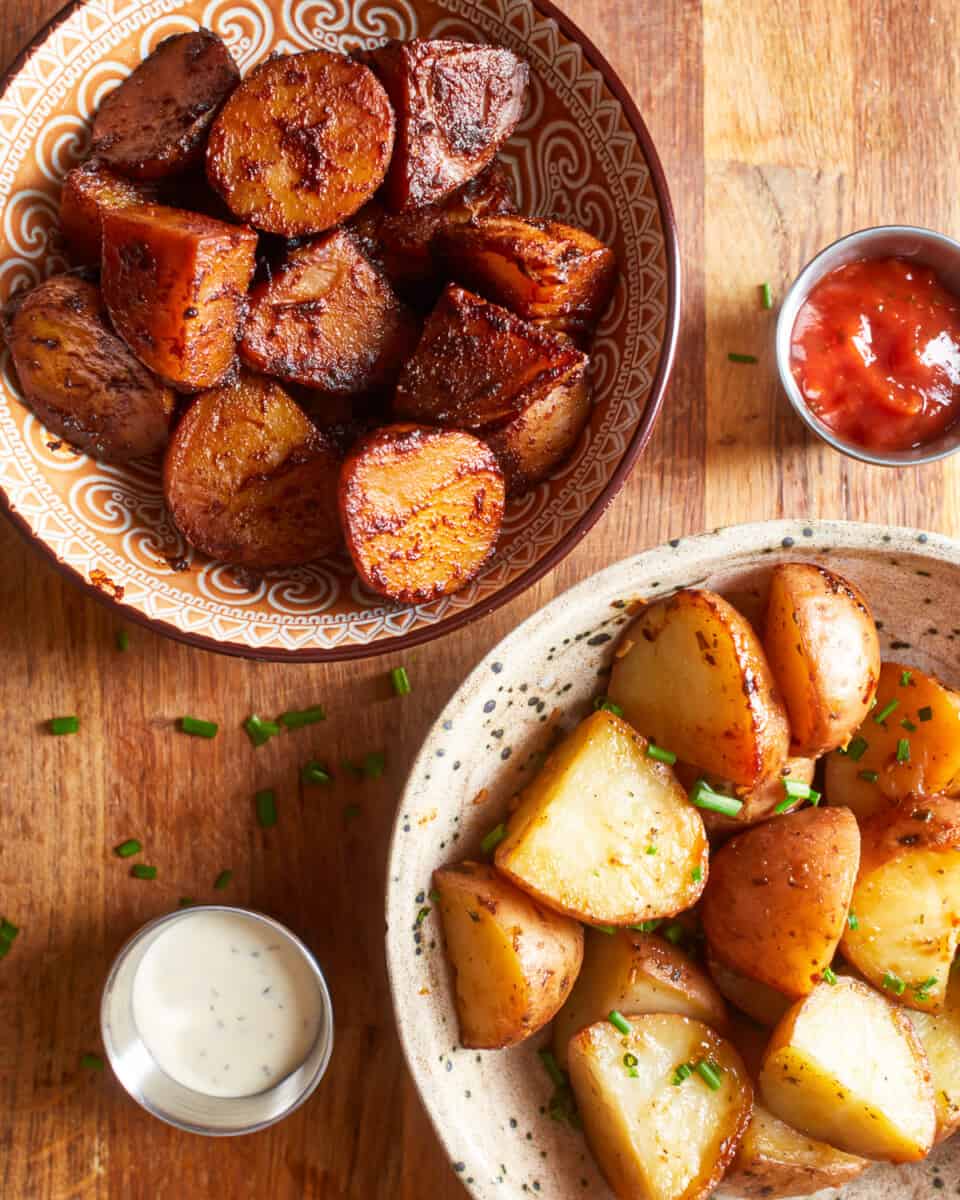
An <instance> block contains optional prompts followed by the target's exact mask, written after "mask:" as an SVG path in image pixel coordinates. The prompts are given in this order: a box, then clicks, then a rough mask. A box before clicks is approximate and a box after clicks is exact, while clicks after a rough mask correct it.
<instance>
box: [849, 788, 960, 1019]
mask: <svg viewBox="0 0 960 1200" xmlns="http://www.w3.org/2000/svg"><path fill="white" fill-rule="evenodd" d="M861 847H862V849H861V856H860V872H859V875H858V877H857V882H856V886H855V887H854V889H853V898H852V900H851V904H850V906H851V910H852V911H853V912H854V913H855V914H856V921H855V928H850V927H849V925H848V927H847V929H846V930H845V932H844V935H843V941H842V943H841V947H840V948H841V950H842V951H843V954H844V957H845V958H847V959H848V960H849V961H850V962H851V963H852V964H853V966H855V967H856V968H857V970H858V971H859V972H860V973H861V974H862V975H863V976H864V977H865V978H866V979H867V981H868V982H869V983H872V984H873V986H874V987H876V988H880V989H882V990H885V991H887V992H888V993H889V994H891V995H894V996H896V998H897V999H898V1000H899V1001H900V1003H901V1004H905V1005H907V1007H909V1008H916V1009H921V1010H926V1011H929V1012H938V1011H939V1010H940V1009H941V1008H943V1005H944V1003H945V1002H946V995H947V983H948V981H949V977H950V968H951V966H952V964H953V960H954V956H955V955H956V952H957V944H958V942H960V800H950V799H946V798H944V797H931V798H929V799H926V800H916V801H912V802H910V801H908V802H906V803H904V804H903V805H902V806H901V807H900V808H896V809H890V810H888V811H886V812H879V813H877V814H876V815H875V816H873V817H871V818H870V819H869V820H867V821H865V822H864V823H863V826H862V829H861Z"/></svg>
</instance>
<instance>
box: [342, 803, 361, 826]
mask: <svg viewBox="0 0 960 1200" xmlns="http://www.w3.org/2000/svg"><path fill="white" fill-rule="evenodd" d="M360 813H361V808H360V805H359V804H348V805H347V806H346V808H345V809H344V810H343V819H344V820H345V821H348V822H349V821H355V820H356V819H357V817H359V816H360Z"/></svg>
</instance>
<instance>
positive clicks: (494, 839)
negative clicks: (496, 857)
mask: <svg viewBox="0 0 960 1200" xmlns="http://www.w3.org/2000/svg"><path fill="white" fill-rule="evenodd" d="M506 836H507V827H506V824H505V823H504V822H503V821H501V822H500V824H499V825H494V827H493V828H492V829H491V830H490V832H489V833H488V834H487V835H486V837H485V838H484V839H483V841H482V842H481V843H480V850H481V852H482V853H483V854H485V855H486V856H487V857H489V856H490V855H491V854H492V853H493V852H494V850H496V848H497V847H498V846H499V845H500V843H501V842H502V841H503V839H504V838H505V837H506Z"/></svg>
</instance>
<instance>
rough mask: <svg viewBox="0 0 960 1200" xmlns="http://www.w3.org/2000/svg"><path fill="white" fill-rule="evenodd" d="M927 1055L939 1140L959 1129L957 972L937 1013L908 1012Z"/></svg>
mask: <svg viewBox="0 0 960 1200" xmlns="http://www.w3.org/2000/svg"><path fill="white" fill-rule="evenodd" d="M907 1015H908V1016H909V1017H910V1024H911V1025H912V1026H913V1028H914V1030H915V1031H916V1034H917V1037H918V1038H919V1039H920V1042H921V1044H922V1046H923V1049H924V1051H925V1052H926V1055H927V1062H928V1063H929V1065H930V1076H931V1079H932V1081H933V1091H934V1096H935V1098H936V1105H937V1137H936V1140H937V1141H938V1142H942V1141H943V1140H944V1139H945V1138H948V1137H950V1136H951V1135H952V1134H954V1133H956V1132H957V1130H958V1129H960V974H958V973H957V972H956V971H954V972H952V974H951V975H950V977H949V980H948V983H947V999H946V1004H945V1005H944V1006H943V1007H942V1009H941V1011H940V1012H935V1013H931V1012H910V1013H908V1014H907Z"/></svg>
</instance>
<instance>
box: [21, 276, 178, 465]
mask: <svg viewBox="0 0 960 1200" xmlns="http://www.w3.org/2000/svg"><path fill="white" fill-rule="evenodd" d="M5 333H6V338H7V344H8V346H9V347H10V357H11V358H12V360H13V365H14V367H15V368H16V370H17V375H18V376H19V379H20V386H21V387H22V389H23V394H24V396H25V397H26V399H27V400H28V401H29V403H30V406H31V408H32V409H33V410H34V412H35V413H36V414H37V416H38V417H39V418H40V420H41V421H42V422H43V423H44V425H45V426H46V427H47V429H49V430H50V432H51V433H54V434H57V435H58V436H60V437H62V438H64V439H65V440H66V441H68V442H69V443H70V444H71V445H72V446H76V447H77V448H78V449H79V450H85V451H86V452H87V453H88V454H92V455H93V456H94V457H95V458H100V459H104V460H105V461H107V462H126V461H128V460H129V459H131V458H140V457H141V456H142V455H146V454H154V453H155V452H156V451H158V450H162V449H163V447H164V446H165V445H166V444H167V439H168V437H169V434H170V426H171V423H172V421H173V414H174V402H175V398H174V395H173V392H171V391H170V389H169V388H167V387H164V386H163V384H162V383H160V381H159V380H157V379H155V378H154V377H153V376H152V375H151V374H150V372H149V371H148V370H147V369H146V368H145V367H144V366H142V365H141V364H140V362H138V360H137V359H136V358H135V357H134V356H133V354H131V352H130V351H129V349H128V348H127V347H126V346H125V345H124V343H123V342H122V341H121V340H120V339H119V338H118V337H116V336H115V335H114V334H113V333H112V332H111V330H110V327H109V325H108V324H107V314H106V310H105V309H104V306H103V301H102V298H101V296H100V292H99V290H98V289H97V288H96V287H95V286H94V285H93V284H92V283H88V282H86V281H85V280H83V279H81V278H79V277H78V276H76V275H57V276H54V277H53V278H52V279H48V280H47V281H46V283H42V284H40V286H39V287H37V288H34V290H33V291H32V292H30V293H29V294H27V295H26V296H18V297H16V298H15V300H14V302H13V304H12V305H11V306H10V308H9V310H8V312H7V314H6V329H5Z"/></svg>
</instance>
